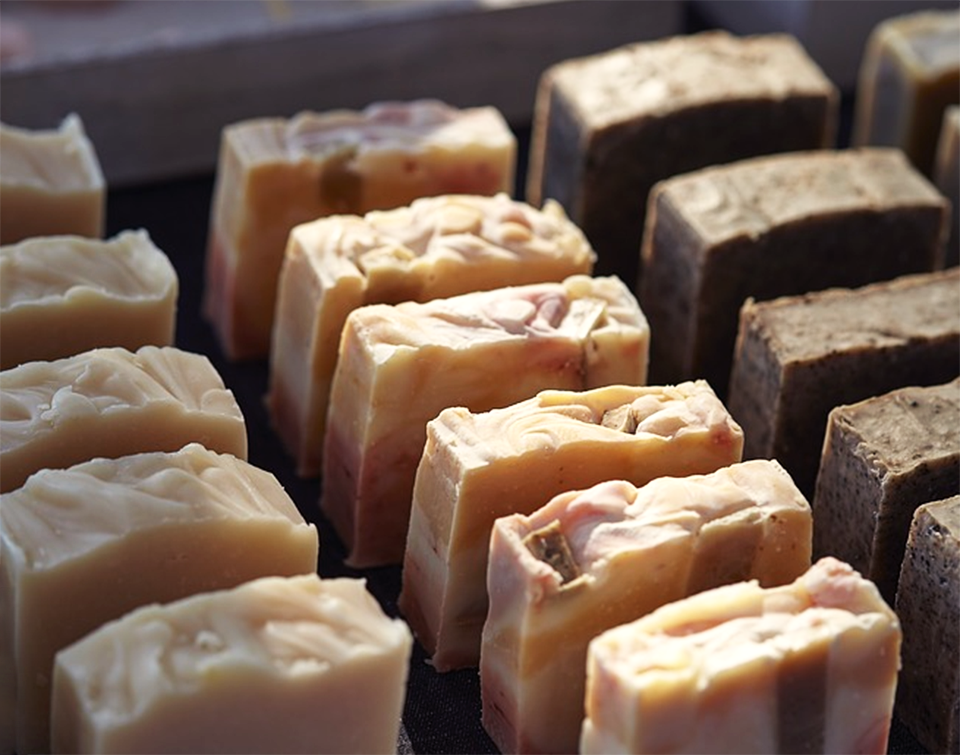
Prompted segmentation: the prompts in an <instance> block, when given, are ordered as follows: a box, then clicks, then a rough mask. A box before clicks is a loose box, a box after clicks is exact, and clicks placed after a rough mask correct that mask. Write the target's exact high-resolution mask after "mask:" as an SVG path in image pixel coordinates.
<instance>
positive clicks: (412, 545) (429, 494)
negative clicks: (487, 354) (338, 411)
mask: <svg viewBox="0 0 960 755" xmlns="http://www.w3.org/2000/svg"><path fill="white" fill-rule="evenodd" d="M742 450H743V433H742V432H741V431H740V427H739V426H738V425H737V423H736V422H734V421H733V418H732V417H731V416H730V414H729V413H728V412H727V410H726V409H725V408H724V406H723V404H722V403H720V401H719V400H718V399H717V397H716V395H715V394H714V392H713V390H712V389H711V388H710V386H709V385H708V384H707V383H706V382H704V381H697V382H687V383H681V384H679V385H676V386H649V387H645V386H627V385H612V386H606V387H603V388H595V389H593V390H589V391H582V392H571V391H553V390H551V391H543V392H541V393H539V394H537V396H536V397H534V398H532V399H528V400H526V401H521V402H519V403H517V404H513V405H511V406H507V407H504V408H502V409H493V410H491V411H489V412H478V413H474V412H471V411H470V410H468V409H465V408H463V407H451V408H448V409H444V410H443V411H442V412H440V414H439V415H438V416H437V418H436V419H433V420H431V421H430V422H429V423H428V424H427V441H426V445H425V446H424V449H423V455H422V457H421V459H420V464H419V466H418V467H417V474H416V479H415V482H414V487H413V503H412V509H411V513H410V528H409V530H408V532H407V544H406V550H405V552H404V558H403V583H402V588H401V591H400V599H399V606H400V610H401V611H402V612H403V615H404V616H405V617H406V619H407V621H408V622H410V625H411V627H412V629H413V631H414V633H415V634H416V636H417V639H418V640H419V641H420V644H421V645H423V647H424V648H426V650H427V653H428V654H430V655H432V663H433V666H434V667H435V668H436V669H437V670H438V671H448V670H451V669H455V668H461V667H465V666H477V665H478V664H479V662H480V636H481V631H482V629H483V622H484V619H485V618H486V615H487V586H486V576H487V555H488V550H489V545H490V533H491V531H492V529H493V523H494V521H495V520H496V519H497V518H498V517H501V516H507V515H509V514H532V513H533V512H534V511H536V510H537V509H539V508H540V507H541V506H543V505H545V504H546V503H547V502H548V501H549V500H550V499H551V498H553V497H554V496H555V495H559V494H560V493H563V492H566V491H568V490H577V489H581V488H586V487H589V486H591V485H594V484H596V483H599V482H602V481H604V480H614V479H622V480H627V481H629V482H631V483H633V484H634V485H644V484H646V483H647V482H649V481H650V480H652V479H654V478H656V477H662V476H665V475H672V476H684V475H690V474H705V473H707V472H713V471H714V470H716V469H719V468H720V467H725V466H728V465H730V464H734V463H736V462H738V461H740V455H741V452H742Z"/></svg>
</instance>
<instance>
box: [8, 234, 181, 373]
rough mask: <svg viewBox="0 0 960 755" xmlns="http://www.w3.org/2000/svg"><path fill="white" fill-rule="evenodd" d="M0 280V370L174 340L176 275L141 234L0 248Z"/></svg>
mask: <svg viewBox="0 0 960 755" xmlns="http://www.w3.org/2000/svg"><path fill="white" fill-rule="evenodd" d="M0 277H2V280H3V283H2V285H0V342H2V343H3V349H2V350H0V369H4V370H6V369H9V368H11V367H16V366H17V365H19V364H22V363H23V362H31V361H35V360H53V359H60V358H61V357H68V356H73V355H75V354H79V353H80V352H82V351H88V350H90V349H93V348H97V347H99V346H122V347H124V348H126V349H130V350H131V351H133V350H136V349H138V348H140V347H141V346H147V345H151V344H152V345H154V346H172V345H173V343H174V333H175V329H176V314H177V293H178V291H179V282H178V279H177V273H176V270H174V268H173V265H172V264H171V263H170V260H169V259H168V258H167V255H166V254H164V253H163V252H162V251H161V250H160V249H158V248H157V247H156V245H155V244H154V243H153V242H152V241H151V240H150V236H149V234H148V233H147V232H146V231H144V230H140V231H125V232H123V233H121V234H119V235H117V236H116V237H114V238H112V239H110V240H109V241H100V240H97V239H86V238H83V237H79V236H45V237H41V238H33V239H28V240H26V241H21V242H20V243H19V244H13V245H8V246H0Z"/></svg>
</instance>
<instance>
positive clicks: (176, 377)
mask: <svg viewBox="0 0 960 755" xmlns="http://www.w3.org/2000/svg"><path fill="white" fill-rule="evenodd" d="M191 441H196V442H198V443H201V444H203V445H204V446H206V447H207V448H210V449H211V450H214V451H219V452H222V453H230V454H233V455H234V456H237V457H239V458H241V459H246V457H247V429H246V423H245V422H244V418H243V414H242V413H241V411H240V406H239V405H238V404H237V401H236V399H235V398H234V395H233V393H232V392H230V391H229V390H227V389H226V388H225V387H224V384H223V380H222V379H221V377H220V375H219V374H218V373H217V371H216V369H215V368H214V366H213V364H212V363H211V362H210V360H209V359H207V357H205V356H202V355H200V354H193V353H190V352H187V351H182V350H180V349H177V348H174V347H172V346H167V347H163V348H158V347H156V346H144V347H142V348H141V349H139V350H137V351H135V352H132V351H128V350H126V349H122V348H109V349H106V348H105V349H93V350H91V351H85V352H83V353H82V354H78V355H76V356H73V357H67V358H65V359H57V360H54V361H52V362H28V363H27V364H22V365H20V366H19V367H14V368H13V369H9V370H3V371H2V372H0V493H5V492H7V491H10V490H13V489H15V488H18V487H20V486H21V485H22V484H23V483H24V482H25V481H26V479H27V477H29V476H30V475H31V474H33V473H34V472H36V471H37V470H40V469H44V468H48V467H53V468H63V467H69V466H71V465H73V464H78V463H79V462H81V461H86V460H88V459H92V458H95V457H97V456H106V457H111V458H116V457H118V456H125V455H127V454H132V453H139V452H142V451H176V450H178V449H180V448H181V447H182V446H184V445H185V444H187V443H190V442H191Z"/></svg>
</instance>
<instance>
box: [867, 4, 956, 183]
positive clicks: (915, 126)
mask: <svg viewBox="0 0 960 755" xmlns="http://www.w3.org/2000/svg"><path fill="white" fill-rule="evenodd" d="M958 101H960V10H952V11H927V10H924V11H920V12H917V13H910V14H907V15H903V16H897V17H895V18H891V19H888V20H886V21H884V22H883V23H881V24H879V25H878V26H877V27H876V28H875V29H874V30H873V32H872V33H871V35H870V38H869V39H868V40H867V46H866V49H865V51H864V54H863V62H862V63H861V66H860V77H859V81H858V82H857V103H856V110H855V112H854V121H853V136H852V141H853V143H854V144H855V145H857V146H860V145H865V144H876V145H885V146H891V147H900V148H901V149H903V151H904V152H906V153H907V156H908V157H909V158H910V159H911V160H912V161H913V163H914V165H916V166H917V167H918V168H919V169H920V170H922V171H923V172H924V173H926V174H927V175H930V171H931V169H932V166H933V161H934V155H935V153H936V149H937V136H938V134H939V133H940V123H941V121H942V120H943V111H944V108H946V107H947V106H948V105H950V104H956V103H957V102H958Z"/></svg>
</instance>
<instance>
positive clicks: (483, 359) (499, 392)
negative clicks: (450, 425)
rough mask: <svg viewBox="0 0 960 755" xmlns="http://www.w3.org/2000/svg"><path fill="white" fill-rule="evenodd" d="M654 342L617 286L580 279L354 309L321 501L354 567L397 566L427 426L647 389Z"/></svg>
mask: <svg viewBox="0 0 960 755" xmlns="http://www.w3.org/2000/svg"><path fill="white" fill-rule="evenodd" d="M649 338H650V331H649V328H648V327H647V321H646V319H645V318H644V316H643V313H642V312H641V311H640V307H639V306H638V305H637V301H636V299H635V298H634V297H633V295H632V294H631V293H630V291H629V289H627V287H626V286H625V285H624V284H623V283H622V282H621V281H619V280H618V279H616V278H590V277H587V276H585V275H575V276H571V277H570V278H567V279H566V280H565V281H564V282H562V283H539V284H531V285H528V286H512V287H506V288H498V289H494V290H492V291H482V292H475V293H470V294H463V295H461V296H454V297H450V298H448V299H435V300H433V301H432V302H427V303H425V304H420V303H415V302H405V303H402V304H398V305H395V306H388V305H385V304H371V305H368V306H366V307H361V308H360V309H357V310H354V311H353V312H352V313H351V314H350V316H349V317H348V318H347V323H346V326H345V328H344V331H343V337H342V340H341V344H340V359H339V361H338V363H337V368H336V371H335V373H334V378H333V387H332V390H331V393H330V411H329V414H328V416H327V434H326V445H325V447H324V457H323V463H324V473H323V482H322V486H323V487H322V493H321V499H320V504H321V506H322V507H323V510H324V512H325V513H326V514H327V516H328V517H329V518H330V520H331V522H332V523H333V525H334V526H335V527H336V529H337V531H338V533H339V534H340V536H341V538H342V539H343V540H344V542H345V543H346V545H347V548H348V550H349V552H350V553H349V561H350V563H351V565H353V566H373V565H377V564H399V563H401V562H402V560H403V552H404V543H405V541H406V537H407V528H408V526H409V518H410V505H411V500H412V495H413V483H414V478H415V476H416V471H417V464H418V463H419V461H420V456H421V453H422V452H423V447H424V443H425V442H426V425H427V422H429V421H430V420H431V419H433V418H434V417H436V416H437V415H438V414H439V413H440V412H441V411H442V410H443V409H445V408H447V407H448V406H464V407H467V408H468V409H471V410H473V411H486V410H488V409H493V408H496V407H498V406H507V405H509V404H512V403H515V402H517V401H521V400H523V399H526V398H530V397H531V396H534V395H536V394H537V393H538V392H539V391H541V390H544V389H546V388H559V389H566V390H584V389H586V388H594V387H599V386H603V385H610V384H614V383H627V384H642V383H643V382H644V381H645V379H646V373H647V350H648V348H649Z"/></svg>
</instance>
